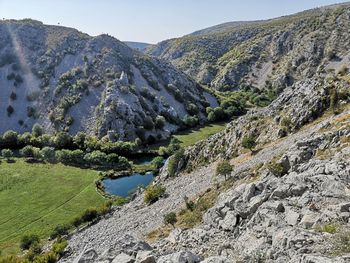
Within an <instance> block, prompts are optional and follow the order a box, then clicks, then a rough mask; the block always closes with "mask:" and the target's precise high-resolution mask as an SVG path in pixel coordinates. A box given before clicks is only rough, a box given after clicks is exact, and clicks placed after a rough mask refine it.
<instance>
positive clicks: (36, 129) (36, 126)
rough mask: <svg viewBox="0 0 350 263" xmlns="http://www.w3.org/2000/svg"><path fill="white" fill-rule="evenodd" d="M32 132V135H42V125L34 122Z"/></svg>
mask: <svg viewBox="0 0 350 263" xmlns="http://www.w3.org/2000/svg"><path fill="white" fill-rule="evenodd" d="M32 134H33V136H34V137H39V136H41V135H43V127H42V126H41V125H40V124H37V123H35V124H34V125H33V127H32Z"/></svg>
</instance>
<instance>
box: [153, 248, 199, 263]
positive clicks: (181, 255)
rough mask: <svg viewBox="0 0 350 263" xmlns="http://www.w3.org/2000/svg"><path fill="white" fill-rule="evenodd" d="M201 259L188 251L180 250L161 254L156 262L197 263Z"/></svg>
mask: <svg viewBox="0 0 350 263" xmlns="http://www.w3.org/2000/svg"><path fill="white" fill-rule="evenodd" d="M200 261H201V259H200V258H199V257H198V256H196V255H194V254H193V253H191V252H189V251H180V252H177V253H173V254H169V255H166V256H161V257H160V258H159V259H158V260H157V263H199V262H200Z"/></svg>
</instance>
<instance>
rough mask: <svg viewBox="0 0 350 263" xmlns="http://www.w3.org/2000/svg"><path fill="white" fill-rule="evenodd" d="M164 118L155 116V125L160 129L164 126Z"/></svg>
mask: <svg viewBox="0 0 350 263" xmlns="http://www.w3.org/2000/svg"><path fill="white" fill-rule="evenodd" d="M165 122H166V121H165V118H164V117H163V116H160V115H159V116H157V117H156V120H155V127H156V128H157V129H162V128H163V127H164V125H165Z"/></svg>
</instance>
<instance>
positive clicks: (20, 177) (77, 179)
mask: <svg viewBox="0 0 350 263" xmlns="http://www.w3.org/2000/svg"><path fill="white" fill-rule="evenodd" d="M97 178H98V172H95V171H91V170H83V169H79V168H74V167H68V166H64V165H62V164H43V163H38V164H28V163H26V162H24V160H23V159H15V162H14V163H6V162H2V163H1V164H0V182H1V183H0V207H1V209H0V222H1V224H0V250H1V251H2V253H3V255H6V254H14V253H18V252H19V243H20V240H21V238H22V237H23V236H24V235H32V234H34V235H38V236H39V237H40V238H42V239H45V238H48V237H49V236H50V234H51V233H52V232H53V231H54V230H55V228H56V227H57V226H58V225H61V226H64V225H66V224H69V223H70V222H72V221H73V219H75V218H76V217H78V216H81V215H82V214H83V212H84V211H85V210H86V209H87V208H89V207H98V206H100V205H102V204H103V203H104V201H103V200H104V199H103V198H102V197H101V196H100V195H99V194H98V193H97V191H96V189H95V184H94V181H95V180H96V179H97ZM9 204H11V205H9ZM56 230H57V229H56Z"/></svg>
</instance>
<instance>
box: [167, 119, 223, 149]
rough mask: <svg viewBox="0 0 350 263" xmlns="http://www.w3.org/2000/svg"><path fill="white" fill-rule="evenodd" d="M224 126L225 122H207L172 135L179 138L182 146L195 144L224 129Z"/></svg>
mask: <svg viewBox="0 0 350 263" xmlns="http://www.w3.org/2000/svg"><path fill="white" fill-rule="evenodd" d="M225 127H226V123H218V124H208V125H206V126H204V127H202V128H198V129H192V130H189V131H186V132H181V133H178V134H176V135H173V137H175V138H177V139H178V140H180V142H181V143H180V144H181V146H182V147H187V146H190V145H193V144H195V143H196V142H198V141H201V140H204V139H206V138H208V137H209V136H210V135H213V134H215V133H218V132H220V131H222V130H224V129H225Z"/></svg>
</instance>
